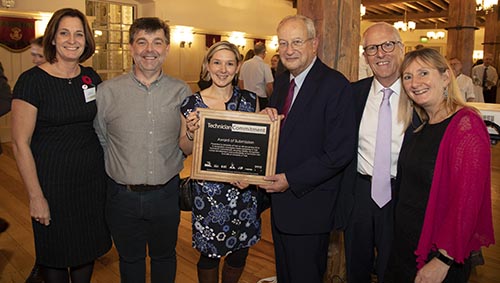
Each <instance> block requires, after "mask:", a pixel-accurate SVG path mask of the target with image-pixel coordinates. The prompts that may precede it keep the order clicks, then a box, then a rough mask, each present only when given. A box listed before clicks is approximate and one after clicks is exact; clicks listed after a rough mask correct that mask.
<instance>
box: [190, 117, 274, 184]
mask: <svg viewBox="0 0 500 283" xmlns="http://www.w3.org/2000/svg"><path fill="white" fill-rule="evenodd" d="M196 111H198V112H199V118H200V121H199V125H200V128H199V129H198V130H196V131H195V134H194V140H193V163H192V165H191V178H192V179H198V180H206V181H216V182H235V181H242V182H246V183H249V184H253V185H264V184H269V183H270V182H269V181H265V180H264V176H262V175H255V174H245V173H244V172H221V171H210V170H204V169H203V168H202V167H203V166H202V160H203V154H204V149H203V144H204V140H205V136H206V131H207V130H206V127H205V125H206V122H207V120H210V119H217V120H222V121H225V122H243V123H245V124H249V123H250V124H251V123H254V124H255V125H258V126H257V127H260V126H262V125H266V126H267V125H268V126H269V132H268V133H267V134H266V137H267V156H266V158H265V160H266V162H265V163H266V164H265V176H271V175H274V174H275V172H276V159H277V155H278V142H279V131H280V119H278V120H276V121H271V120H270V119H269V116H268V115H267V114H260V113H252V112H241V111H226V110H214V109H208V108H197V109H196ZM208 131H209V130H208Z"/></svg>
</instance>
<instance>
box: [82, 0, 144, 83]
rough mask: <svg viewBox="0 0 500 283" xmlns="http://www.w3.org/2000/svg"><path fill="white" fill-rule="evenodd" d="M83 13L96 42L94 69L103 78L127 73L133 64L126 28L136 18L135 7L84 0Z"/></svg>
mask: <svg viewBox="0 0 500 283" xmlns="http://www.w3.org/2000/svg"><path fill="white" fill-rule="evenodd" d="M86 13H87V18H88V20H89V24H90V26H91V28H92V30H93V31H94V37H95V42H96V51H95V54H94V56H93V57H92V66H93V67H94V69H95V70H96V71H97V73H98V74H99V75H100V76H101V78H102V79H103V80H107V79H111V78H113V77H116V76H119V75H121V74H123V73H126V72H128V71H129V70H130V69H131V67H132V58H131V57H130V51H129V49H128V37H129V36H128V30H129V28H130V26H131V25H132V23H133V21H134V18H135V6H133V5H127V4H120V3H116V2H113V3H110V2H102V1H96V0H87V1H86Z"/></svg>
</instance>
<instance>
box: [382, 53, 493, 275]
mask: <svg viewBox="0 0 500 283" xmlns="http://www.w3.org/2000/svg"><path fill="white" fill-rule="evenodd" d="M401 70H402V77H401V78H402V83H403V87H404V89H405V93H406V95H404V96H402V97H401V100H400V106H401V108H400V109H405V110H406V114H407V115H404V114H403V115H402V117H403V116H406V117H405V118H406V119H405V123H406V125H407V126H409V125H410V124H411V121H412V110H413V109H415V111H416V113H417V114H418V116H419V117H420V119H421V120H422V121H423V123H422V125H421V126H420V127H419V128H417V129H416V130H415V131H414V133H413V135H412V136H411V137H406V138H405V141H404V143H403V145H402V148H401V152H400V157H399V162H398V177H397V178H398V183H400V185H399V186H398V194H397V202H396V211H395V224H394V231H395V234H394V243H393V246H392V253H391V260H390V263H389V267H388V272H387V275H386V281H385V282H386V283H392V282H393V283H413V282H415V283H434V282H448V283H466V282H467V280H468V277H469V274H470V262H469V260H468V258H469V255H470V253H471V252H472V251H474V250H479V248H480V247H481V246H488V245H490V244H493V243H494V236H493V225H492V219H491V184H490V141H489V135H488V132H487V130H486V126H485V124H484V122H483V120H482V118H481V116H480V115H478V112H477V110H475V109H473V108H472V107H470V106H468V105H466V104H465V102H464V101H463V99H462V96H461V94H460V90H459V88H458V85H457V83H456V79H455V77H454V75H453V72H452V71H451V68H450V66H449V65H448V63H447V61H446V59H445V58H444V57H443V56H442V55H441V54H439V52H438V51H436V50H434V49H429V48H424V49H419V50H415V51H412V52H410V53H407V54H406V55H405V58H404V60H403V63H402V64H401ZM410 105H411V106H412V107H410ZM404 106H406V107H404ZM402 112H404V111H402Z"/></svg>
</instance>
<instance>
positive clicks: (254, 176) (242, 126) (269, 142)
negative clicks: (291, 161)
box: [191, 108, 280, 185]
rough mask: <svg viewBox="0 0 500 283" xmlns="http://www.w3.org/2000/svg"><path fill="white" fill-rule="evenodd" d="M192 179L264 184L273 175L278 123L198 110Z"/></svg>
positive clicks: (243, 114) (235, 113)
mask: <svg viewBox="0 0 500 283" xmlns="http://www.w3.org/2000/svg"><path fill="white" fill-rule="evenodd" d="M197 111H199V115H200V129H198V130H197V131H196V132H195V135H194V141H193V142H194V145H193V164H192V165H191V178H192V179H198V180H206V181H216V182H233V181H242V182H246V183H249V184H254V185H262V184H267V183H268V182H267V181H265V180H264V176H270V175H274V174H275V172H276V158H277V153H278V141H279V129H280V121H279V120H278V121H271V120H270V119H269V116H268V115H267V114H259V113H250V112H240V111H224V110H212V109H206V108H198V109H197Z"/></svg>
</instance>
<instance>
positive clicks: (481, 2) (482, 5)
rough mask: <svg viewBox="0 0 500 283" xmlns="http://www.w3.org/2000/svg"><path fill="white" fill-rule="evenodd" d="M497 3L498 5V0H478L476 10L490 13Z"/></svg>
mask: <svg viewBox="0 0 500 283" xmlns="http://www.w3.org/2000/svg"><path fill="white" fill-rule="evenodd" d="M495 5H498V0H476V11H485V12H486V13H488V12H490V11H492V10H493V6H495Z"/></svg>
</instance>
